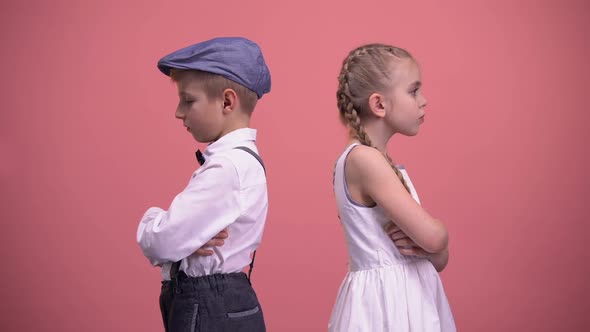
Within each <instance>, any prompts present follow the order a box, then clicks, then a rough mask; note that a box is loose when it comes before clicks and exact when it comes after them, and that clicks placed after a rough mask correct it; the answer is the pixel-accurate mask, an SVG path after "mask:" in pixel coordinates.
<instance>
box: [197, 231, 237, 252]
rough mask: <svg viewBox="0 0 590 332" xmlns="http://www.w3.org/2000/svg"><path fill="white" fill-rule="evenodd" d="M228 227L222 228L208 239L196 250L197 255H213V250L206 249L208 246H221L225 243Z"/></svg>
mask: <svg viewBox="0 0 590 332" xmlns="http://www.w3.org/2000/svg"><path fill="white" fill-rule="evenodd" d="M228 236H229V235H228V233H227V228H224V229H222V230H221V232H219V233H217V235H215V236H214V237H213V238H212V239H211V240H209V241H207V243H205V244H204V245H203V246H202V247H201V248H199V249H197V251H195V255H197V256H211V255H213V250H211V249H205V248H206V247H221V246H222V245H224V244H225V241H224V239H227V237H228Z"/></svg>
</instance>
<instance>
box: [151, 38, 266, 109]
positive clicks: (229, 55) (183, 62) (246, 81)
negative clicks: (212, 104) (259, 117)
mask: <svg viewBox="0 0 590 332" xmlns="http://www.w3.org/2000/svg"><path fill="white" fill-rule="evenodd" d="M172 68H176V69H183V70H200V71H205V72H209V73H213V74H218V75H221V76H223V77H225V78H227V79H228V80H232V81H234V82H236V83H238V84H241V85H243V86H245V87H246V88H248V89H250V90H252V91H254V92H255V93H256V95H257V96H258V99H260V98H261V97H262V95H263V94H265V93H267V92H269V91H270V72H269V70H268V67H267V66H266V63H265V62H264V58H263V57H262V51H261V50H260V47H258V45H257V44H256V43H254V42H253V41H251V40H248V39H246V38H241V37H221V38H214V39H211V40H207V41H204V42H201V43H198V44H195V45H191V46H188V47H185V48H183V49H180V50H178V51H176V52H173V53H171V54H169V55H167V56H165V57H163V58H162V59H160V61H158V69H160V71H161V72H162V73H164V74H165V75H167V76H170V69H172Z"/></svg>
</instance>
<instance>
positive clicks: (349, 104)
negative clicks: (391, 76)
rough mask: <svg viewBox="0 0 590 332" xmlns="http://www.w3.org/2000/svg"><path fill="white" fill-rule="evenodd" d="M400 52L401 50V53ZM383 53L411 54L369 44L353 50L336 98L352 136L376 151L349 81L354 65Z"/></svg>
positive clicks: (339, 78)
mask: <svg viewBox="0 0 590 332" xmlns="http://www.w3.org/2000/svg"><path fill="white" fill-rule="evenodd" d="M399 50H401V52H400V51H399ZM382 51H386V52H387V53H390V54H393V55H395V56H397V57H407V56H408V55H409V53H407V52H406V51H404V50H402V49H398V48H395V47H392V46H387V45H381V44H369V45H365V46H361V47H359V48H357V49H355V50H353V51H352V52H350V54H349V55H348V57H346V59H345V60H344V62H343V64H342V70H341V71H340V75H339V76H338V91H337V92H336V98H337V100H338V109H339V110H340V116H341V118H342V119H343V120H344V121H345V123H346V124H347V125H348V126H349V128H350V130H351V136H352V137H354V138H356V139H358V140H359V142H361V144H363V145H366V146H370V147H372V148H375V149H377V147H375V146H374V145H373V143H372V142H371V139H370V138H369V135H368V134H367V132H366V131H365V129H364V127H363V126H362V124H361V120H360V117H359V112H358V111H357V109H356V108H355V106H354V102H353V94H352V93H351V91H350V86H349V81H350V77H349V76H351V71H350V68H351V67H353V66H354V65H356V61H357V60H359V59H360V58H362V57H364V56H366V55H367V54H369V56H370V57H372V58H375V57H378V56H380V55H381V54H380V53H382ZM361 60H362V59H361ZM371 60H375V59H371ZM379 60H381V61H380V62H385V61H384V59H379ZM360 62H361V63H360V64H359V66H362V61H360ZM379 65H380V63H378V64H377V65H376V66H379ZM380 69H382V70H381V72H380V74H383V73H384V72H385V70H383V68H380ZM359 76H360V75H359ZM357 79H358V80H359V81H363V80H362V77H358V78H357ZM365 81H366V80H365ZM360 83H361V84H362V83H368V82H360ZM365 97H366V98H368V97H367V96H365ZM381 154H382V155H383V157H384V158H385V160H387V162H388V163H389V165H390V166H391V168H392V169H393V171H394V172H395V174H396V175H397V177H398V178H399V180H400V181H401V183H402V184H403V185H404V187H405V188H406V190H407V191H408V192H410V188H409V187H408V184H407V183H406V180H405V179H404V177H403V174H402V173H401V172H400V171H399V169H397V167H395V164H394V162H393V160H391V158H390V157H389V155H387V152H386V151H383V152H381Z"/></svg>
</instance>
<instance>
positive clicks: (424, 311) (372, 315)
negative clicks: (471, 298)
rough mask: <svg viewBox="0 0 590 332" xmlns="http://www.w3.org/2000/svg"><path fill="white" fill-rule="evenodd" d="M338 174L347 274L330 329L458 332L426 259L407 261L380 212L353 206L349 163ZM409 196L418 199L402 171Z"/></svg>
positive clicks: (409, 258) (342, 161)
mask: <svg viewBox="0 0 590 332" xmlns="http://www.w3.org/2000/svg"><path fill="white" fill-rule="evenodd" d="M356 145H358V143H355V144H351V145H350V146H349V147H348V148H347V149H346V150H345V151H344V153H342V155H341V156H340V158H339V159H338V161H337V163H336V168H335V170H334V192H335V194H336V202H337V203H338V212H339V215H340V221H341V223H342V226H343V228H344V233H345V237H346V246H347V249H348V256H349V272H348V273H347V274H346V277H345V278H344V281H343V282H342V285H341V286H340V290H339V291H338V296H337V298H336V303H335V305H334V309H333V310H332V316H331V317H330V322H329V324H328V330H329V331H331V332H355V331H364V332H380V331H384V332H385V331H387V332H390V331H428V332H430V331H444V332H446V331H456V328H455V322H454V320H453V315H452V313H451V308H450V306H449V303H448V301H447V298H446V296H445V292H444V290H443V285H442V283H441V280H440V277H439V275H438V273H437V272H436V269H435V268H434V266H433V265H432V263H430V261H429V260H427V259H425V258H419V257H413V256H404V255H402V254H400V253H399V251H398V249H397V247H396V246H395V245H394V244H393V241H392V240H391V239H390V238H389V237H388V235H387V233H385V230H384V228H383V227H384V226H385V224H387V223H388V222H389V220H388V218H387V217H386V216H385V213H384V212H383V211H382V210H381V208H380V207H379V206H376V207H372V208H370V207H365V206H362V205H360V204H358V203H356V202H354V201H353V200H352V199H351V197H350V195H349V193H348V189H347V187H346V180H345V176H344V174H345V173H344V165H345V161H346V157H347V156H348V154H349V153H350V151H351V150H352V149H353V148H354V147H355V146H356ZM399 169H400V171H401V172H402V174H403V176H404V179H405V180H406V183H407V184H408V186H409V187H410V189H411V194H412V196H413V197H414V199H415V200H416V201H418V203H420V201H419V199H418V195H417V194H416V191H415V189H414V186H413V185H412V182H411V181H410V178H409V176H408V174H407V172H406V171H405V169H403V168H401V167H399Z"/></svg>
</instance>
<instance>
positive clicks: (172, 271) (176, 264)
mask: <svg viewBox="0 0 590 332" xmlns="http://www.w3.org/2000/svg"><path fill="white" fill-rule="evenodd" d="M234 149H239V150H243V151H246V152H248V153H249V154H251V155H252V157H254V158H256V160H258V162H259V163H260V165H261V166H262V169H263V170H264V174H265V175H266V167H264V162H263V161H262V159H261V158H260V156H259V155H258V154H257V153H256V152H254V151H252V149H250V148H247V147H245V146H237V147H235V148H234ZM196 156H197V160H198V161H199V164H201V165H202V164H204V163H205V158H204V157H203V154H202V153H201V151H197V152H196ZM255 258H256V250H254V252H253V253H252V261H251V262H250V270H249V271H248V281H250V276H251V275H252V270H253V269H254V259H255ZM181 261H182V260H181ZM181 261H178V262H174V263H172V266H171V267H170V278H171V279H173V280H175V279H176V278H177V277H178V271H179V269H180V262H181Z"/></svg>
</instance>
